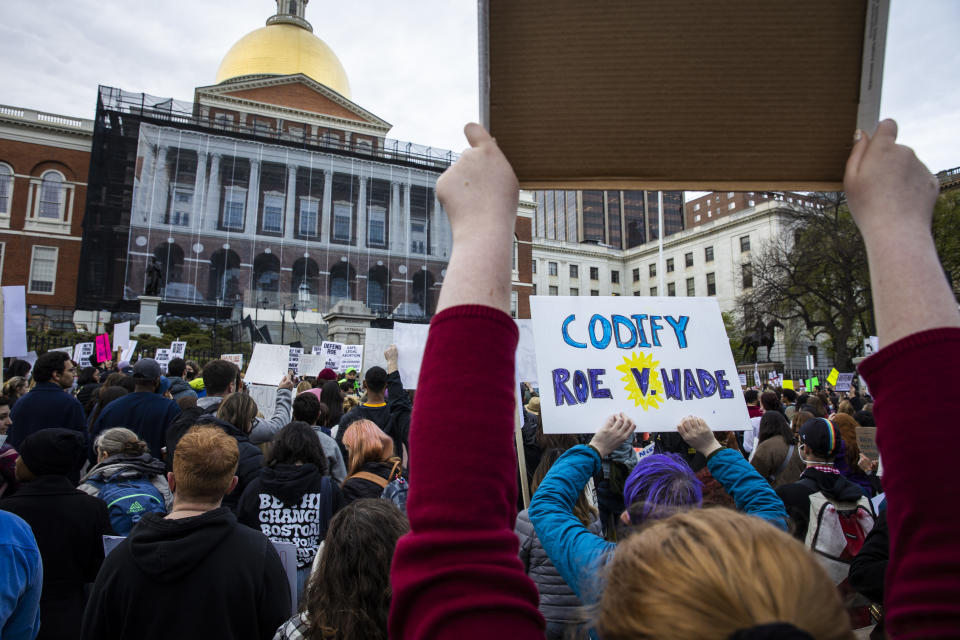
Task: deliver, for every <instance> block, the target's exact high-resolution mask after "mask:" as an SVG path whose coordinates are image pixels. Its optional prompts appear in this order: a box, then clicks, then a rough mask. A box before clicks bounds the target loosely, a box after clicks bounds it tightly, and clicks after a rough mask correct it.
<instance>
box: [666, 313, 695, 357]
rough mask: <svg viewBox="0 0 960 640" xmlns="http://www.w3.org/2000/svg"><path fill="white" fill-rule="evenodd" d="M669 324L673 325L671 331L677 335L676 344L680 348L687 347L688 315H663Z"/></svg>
mask: <svg viewBox="0 0 960 640" xmlns="http://www.w3.org/2000/svg"><path fill="white" fill-rule="evenodd" d="M664 318H666V320H667V322H668V323H670V326H671V327H673V333H674V334H675V335H676V336H677V344H679V345H680V348H681V349H686V348H687V323H688V322H690V317H689V316H680V318H679V319H675V318H673V317H672V316H664Z"/></svg>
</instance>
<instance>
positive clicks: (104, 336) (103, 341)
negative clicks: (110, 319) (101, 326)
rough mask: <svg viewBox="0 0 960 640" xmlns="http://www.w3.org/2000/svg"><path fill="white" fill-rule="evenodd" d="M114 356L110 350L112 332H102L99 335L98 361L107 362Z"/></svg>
mask: <svg viewBox="0 0 960 640" xmlns="http://www.w3.org/2000/svg"><path fill="white" fill-rule="evenodd" d="M112 357H113V354H112V353H111V351H110V334H109V333H101V334H100V335H98V336H97V362H106V361H107V360H110V359H111V358H112Z"/></svg>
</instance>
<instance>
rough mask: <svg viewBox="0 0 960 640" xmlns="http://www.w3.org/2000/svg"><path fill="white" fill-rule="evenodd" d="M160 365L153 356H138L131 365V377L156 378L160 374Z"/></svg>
mask: <svg viewBox="0 0 960 640" xmlns="http://www.w3.org/2000/svg"><path fill="white" fill-rule="evenodd" d="M161 373H162V372H161V371H160V365H159V364H157V361H156V360H154V359H153V358H140V359H139V360H137V364H135V365H133V377H134V378H140V379H145V380H156V379H157V378H159V377H160V375H161Z"/></svg>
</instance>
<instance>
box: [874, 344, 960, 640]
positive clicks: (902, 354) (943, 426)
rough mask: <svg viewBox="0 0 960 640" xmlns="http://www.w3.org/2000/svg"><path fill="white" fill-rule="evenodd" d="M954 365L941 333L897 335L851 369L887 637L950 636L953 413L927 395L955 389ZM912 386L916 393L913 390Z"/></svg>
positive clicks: (957, 532)
mask: <svg viewBox="0 0 960 640" xmlns="http://www.w3.org/2000/svg"><path fill="white" fill-rule="evenodd" d="M958 361H960V329H952V328H951V329H933V330H930V331H924V332H921V333H916V334H913V335H911V336H907V337H906V338H903V339H902V340H898V341H897V342H895V343H893V344H892V345H890V346H888V347H885V348H884V349H882V350H881V351H879V352H878V353H877V354H876V355H874V356H871V357H870V358H868V359H867V360H865V361H864V362H863V363H862V364H861V365H860V373H861V375H863V377H864V379H866V381H867V385H868V386H869V388H870V393H871V395H872V396H873V397H874V416H875V418H876V421H877V443H878V445H879V447H880V455H881V457H882V459H883V468H884V476H883V488H884V490H885V491H886V494H887V504H888V507H887V522H888V524H889V527H890V562H889V564H888V565H887V576H886V593H885V597H884V605H885V607H884V608H885V610H886V625H887V626H886V630H887V633H888V634H889V636H890V637H891V638H942V637H957V634H958V633H960V543H958V541H960V511H958V510H957V505H958V502H960V491H958V488H957V487H958V484H957V479H956V474H955V473H953V468H954V463H953V460H952V458H953V456H955V455H956V452H955V449H956V442H957V418H956V411H955V410H954V409H953V407H951V406H950V405H949V404H946V405H945V404H943V403H942V402H936V401H935V400H936V399H937V394H936V393H935V391H934V389H943V390H945V391H946V392H947V393H948V394H949V393H952V392H955V391H956V390H957V389H958V388H960V372H958V369H957V364H956V363H957V362H958ZM921 380H922V381H925V384H924V385H923V386H921V387H919V388H918V387H916V386H914V383H915V382H920V381H921ZM924 388H925V391H924V392H923V393H921V391H923V389H924ZM943 447H945V449H942V455H940V454H938V453H937V451H938V450H940V449H938V448H943Z"/></svg>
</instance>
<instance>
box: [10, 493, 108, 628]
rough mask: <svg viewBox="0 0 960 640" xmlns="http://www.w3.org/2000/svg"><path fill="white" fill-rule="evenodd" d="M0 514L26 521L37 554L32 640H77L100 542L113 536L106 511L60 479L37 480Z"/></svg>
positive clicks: (100, 555) (97, 566) (100, 557)
mask: <svg viewBox="0 0 960 640" xmlns="http://www.w3.org/2000/svg"><path fill="white" fill-rule="evenodd" d="M0 509H3V510H4V511H9V512H10V513H14V514H16V515H18V516H20V517H21V518H23V519H24V520H26V521H27V524H29V525H30V528H31V529H33V535H34V537H36V539H37V547H39V548H40V556H41V558H42V559H43V592H42V595H41V596H40V635H38V636H37V637H38V638H40V639H41V640H42V639H44V638H58V639H59V638H77V637H79V635H80V633H79V632H80V619H81V617H82V616H83V607H84V604H85V602H86V596H85V595H84V585H86V584H88V583H91V582H93V581H94V579H95V578H96V577H97V571H99V570H100V563H102V562H103V536H104V535H105V534H111V533H113V530H112V529H111V528H110V516H109V515H108V513H107V505H106V504H105V503H104V502H103V501H102V500H98V499H97V498H94V497H92V496H88V495H87V494H85V493H83V492H81V491H77V490H76V489H74V488H73V485H72V484H71V483H70V481H69V480H67V478H65V477H63V476H40V477H39V478H37V479H35V480H33V481H31V482H24V483H23V484H21V485H20V488H19V489H18V490H17V493H16V495H13V496H11V497H9V498H5V499H3V500H0Z"/></svg>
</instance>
